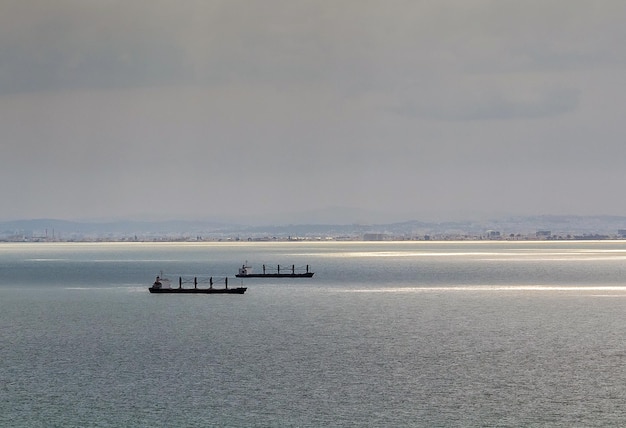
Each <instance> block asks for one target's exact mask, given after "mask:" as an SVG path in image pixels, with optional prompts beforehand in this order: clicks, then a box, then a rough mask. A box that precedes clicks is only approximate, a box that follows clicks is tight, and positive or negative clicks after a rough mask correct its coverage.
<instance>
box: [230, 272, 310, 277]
mask: <svg viewBox="0 0 626 428" xmlns="http://www.w3.org/2000/svg"><path fill="white" fill-rule="evenodd" d="M235 276H236V277H237V278H311V277H312V276H313V272H307V273H238V274H237V275H235Z"/></svg>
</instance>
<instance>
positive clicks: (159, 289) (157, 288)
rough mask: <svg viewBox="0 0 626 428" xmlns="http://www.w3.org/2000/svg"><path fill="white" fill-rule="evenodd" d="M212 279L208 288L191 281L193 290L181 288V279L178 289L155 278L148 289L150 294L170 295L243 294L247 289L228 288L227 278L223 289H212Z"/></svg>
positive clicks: (165, 281) (167, 281) (180, 279)
mask: <svg viewBox="0 0 626 428" xmlns="http://www.w3.org/2000/svg"><path fill="white" fill-rule="evenodd" d="M213 283H214V282H213V277H210V278H209V286H208V287H204V288H202V287H198V278H197V277H194V279H193V285H194V286H193V288H190V287H187V288H185V287H183V278H182V277H179V278H178V288H172V286H171V283H170V280H169V279H166V278H161V277H160V276H157V277H156V281H154V284H152V287H150V288H148V290H150V293H170V294H177V293H180V294H243V293H245V292H246V290H247V289H248V288H247V287H235V288H228V278H224V287H223V288H221V287H220V288H214V287H213Z"/></svg>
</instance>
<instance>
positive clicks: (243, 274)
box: [235, 264, 313, 278]
mask: <svg viewBox="0 0 626 428" xmlns="http://www.w3.org/2000/svg"><path fill="white" fill-rule="evenodd" d="M235 276H236V277H237V278H311V277H312V276H313V272H310V271H309V265H306V267H302V268H296V266H295V265H291V266H290V267H287V268H285V267H284V266H280V265H277V266H276V268H273V267H267V266H265V265H263V272H262V273H254V272H253V271H252V267H251V266H248V264H244V265H242V266H241V267H240V268H239V273H237V274H236V275H235Z"/></svg>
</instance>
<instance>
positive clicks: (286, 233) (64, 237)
mask: <svg viewBox="0 0 626 428" xmlns="http://www.w3.org/2000/svg"><path fill="white" fill-rule="evenodd" d="M625 238H626V216H625V217H620V216H526V217H508V218H502V219H496V220H486V221H469V220H468V221H454V222H451V221H448V222H439V223H437V222H423V221H416V220H413V221H407V222H401V223H388V224H371V225H363V224H347V225H346V224H300V225H293V224H290V225H273V226H248V225H238V224H225V223H216V222H210V221H185V220H174V221H166V222H150V221H116V222H75V221H66V220H54V219H36V220H18V221H5V222H0V241H2V242H200V241H207V242H220V241H221V242H224V241H226V242H233V241H235V242H272V241H280V242H285V241H293V242H297V241H333V240H334V241H452V240H454V241H459V240H468V241H469V240H473V241H476V240H489V241H506V240H515V241H520V240H608V239H625Z"/></svg>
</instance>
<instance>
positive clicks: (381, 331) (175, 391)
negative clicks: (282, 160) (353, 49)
mask: <svg viewBox="0 0 626 428" xmlns="http://www.w3.org/2000/svg"><path fill="white" fill-rule="evenodd" d="M246 260H247V261H248V262H249V263H250V264H251V265H253V266H255V267H257V270H258V269H259V268H260V266H261V265H262V264H263V263H266V264H268V265H274V264H279V263H280V264H281V265H291V264H296V266H304V265H306V264H309V265H311V268H312V270H313V271H315V276H314V277H313V278H312V279H247V280H245V281H243V284H244V285H245V286H247V287H248V291H247V293H246V294H245V295H151V294H149V293H148V291H147V287H148V286H149V285H150V284H151V283H152V281H154V277H155V276H156V275H157V274H159V272H160V271H161V270H162V271H164V272H165V273H166V274H169V275H170V276H172V277H176V276H177V275H179V274H185V275H213V276H216V277H217V276H230V277H231V281H232V282H231V284H236V285H239V284H240V283H241V282H242V281H240V280H235V279H234V274H235V273H236V270H237V268H238V267H239V266H240V265H241V264H242V263H244V262H245V261H246ZM0 323H1V326H2V328H0V361H1V364H0V426H12V427H21V426H28V427H38V426H40V427H50V426H59V427H87V426H92V427H120V426H125V427H135V426H137V427H173V426H184V427H206V426H219V427H254V426H258V427H283V426H294V427H320V426H341V427H344V426H345V427H350V426H354V427H363V426H380V427H383V426H396V427H406V426H416V427H448V426H563V427H571V426H581V427H582V426H585V427H589V426H622V425H625V424H626V242H620V241H611V242H495V243H494V242H490V243H482V242H462V243H451V242H421V243H417V242H411V243H408V242H407V243H362V242H359V243H356V242H346V243H325V242H315V243H309V242H299V243H253V244H250V243H176V244H170V243H167V244H143V243H140V244H134V243H133V244H130V243H126V244H6V243H5V244H0Z"/></svg>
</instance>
